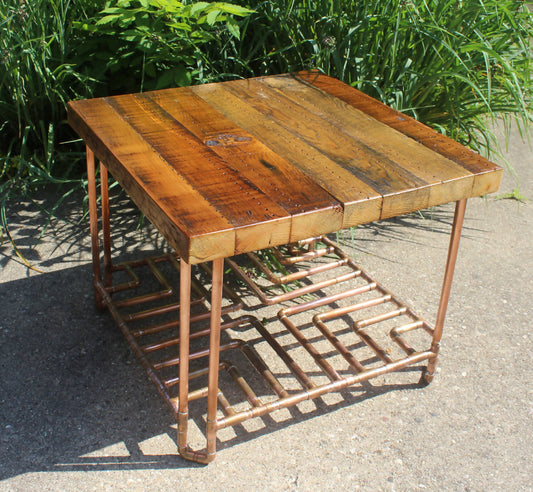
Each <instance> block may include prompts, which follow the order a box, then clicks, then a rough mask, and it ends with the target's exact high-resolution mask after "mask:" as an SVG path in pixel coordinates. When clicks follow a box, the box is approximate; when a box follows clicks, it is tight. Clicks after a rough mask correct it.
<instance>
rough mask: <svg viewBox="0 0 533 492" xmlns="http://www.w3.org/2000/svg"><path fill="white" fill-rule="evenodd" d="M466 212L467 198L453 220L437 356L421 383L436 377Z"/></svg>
mask: <svg viewBox="0 0 533 492" xmlns="http://www.w3.org/2000/svg"><path fill="white" fill-rule="evenodd" d="M465 210H466V198H464V199H462V200H459V201H458V202H457V203H456V205H455V215H454V219H453V226H452V232H451V236H450V245H449V248H448V259H447V260H446V270H445V272H444V281H443V283H442V291H441V295H440V302H439V309H438V311H437V320H436V321H435V329H434V332H433V341H432V342H431V351H432V352H433V353H434V354H435V355H434V356H432V357H431V358H430V359H428V365H427V369H426V371H425V372H424V374H422V378H421V383H425V384H429V383H430V382H431V381H432V380H433V377H434V375H435V368H436V366H437V358H438V354H439V348H440V341H441V338H442V329H443V326H444V318H445V317H446V309H447V307H448V300H449V299H450V291H451V288H452V279H453V272H454V269H455V262H456V260H457V252H458V250H459V241H460V239H461V230H462V228H463V221H464V217H465Z"/></svg>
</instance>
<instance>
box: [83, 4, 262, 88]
mask: <svg viewBox="0 0 533 492" xmlns="http://www.w3.org/2000/svg"><path fill="white" fill-rule="evenodd" d="M251 12H252V11H251V10H249V9H247V8H245V7H240V6H237V5H232V4H230V3H224V2H192V3H182V2H178V1H173V0H116V1H113V2H110V3H109V6H107V7H106V8H105V9H104V10H102V11H101V12H99V13H98V14H97V15H96V16H95V17H94V18H92V19H90V20H89V21H87V22H85V23H81V22H75V23H74V26H75V27H77V28H78V29H81V30H83V31H85V32H87V33H90V34H92V36H89V42H88V43H86V44H85V45H84V47H83V49H81V47H80V50H79V52H78V56H79V59H80V61H81V60H85V62H84V61H81V64H82V65H84V63H85V64H87V63H89V67H88V70H89V72H90V73H95V72H96V73H97V76H98V78H100V79H102V78H104V79H108V80H109V82H110V84H111V86H110V87H108V92H109V90H111V91H117V90H118V91H124V90H137V91H138V90H141V91H142V90H145V89H160V88H163V87H169V86H176V85H178V86H184V85H190V84H192V83H195V82H205V81H209V80H210V79H212V78H213V74H212V73H211V70H210V63H211V60H210V58H209V57H207V56H206V53H207V50H205V49H204V47H205V45H207V44H209V43H212V44H218V40H219V38H220V36H221V33H222V31H224V32H225V35H226V36H230V37H233V38H235V39H239V36H240V31H239V24H238V22H237V21H236V19H235V17H244V16H247V15H249V14H250V13H251ZM89 53H98V58H97V59H94V58H92V57H91V56H89ZM121 73H127V74H128V76H127V78H126V79H124V78H123V77H117V75H118V74H121Z"/></svg>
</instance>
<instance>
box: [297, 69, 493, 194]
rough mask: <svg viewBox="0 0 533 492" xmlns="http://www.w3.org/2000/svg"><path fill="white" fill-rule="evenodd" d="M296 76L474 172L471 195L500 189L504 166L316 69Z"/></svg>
mask: <svg viewBox="0 0 533 492" xmlns="http://www.w3.org/2000/svg"><path fill="white" fill-rule="evenodd" d="M295 77H296V78H297V79H298V80H301V81H303V82H306V83H309V84H312V85H313V86H315V87H318V88H320V89H321V90H323V91H325V92H327V93H328V94H331V95H333V96H335V97H337V98H339V99H341V100H343V101H344V102H346V103H348V104H350V105H352V106H353V107H355V108H357V109H359V110H361V111H363V112H365V113H366V114H368V115H370V116H371V117H373V118H375V119H376V120H378V121H381V122H383V123H385V124H386V125H388V126H390V127H391V128H395V129H396V130H398V131H400V132H402V133H403V134H405V135H407V136H408V137H410V138H412V139H414V140H416V141H418V142H420V143H422V144H423V145H425V146H426V147H428V148H429V149H431V150H433V151H435V152H437V153H438V154H440V155H442V156H444V157H446V158H448V159H450V160H452V161H454V162H455V163H457V164H459V165H460V166H462V167H464V168H465V169H467V170H468V171H470V172H471V173H474V174H475V176H474V182H473V186H472V190H471V194H470V196H480V195H483V194H486V193H493V192H495V191H496V190H497V189H498V187H499V185H500V182H501V179H502V174H503V169H502V168H501V167H500V166H498V165H496V164H494V163H493V162H491V161H489V160H488V159H486V158H484V157H483V156H481V155H479V154H477V153H476V152H474V151H472V150H471V149H468V148H467V147H464V146H463V145H461V144H460V143H458V142H456V141H455V140H453V139H451V138H449V137H447V136H445V135H442V134H441V133H439V132H437V131H435V130H433V129H432V128H429V127H428V126H426V125H424V124H423V123H421V122H419V121H417V120H415V119H414V118H411V117H410V116H408V115H406V114H404V113H401V112H400V111H397V110H394V109H392V108H390V107H389V106H387V105H385V104H383V103H381V102H379V101H376V100H375V99H374V98H372V97H370V96H368V95H366V94H364V93H362V92H361V91H358V90H357V89H354V88H353V87H350V86H349V85H347V84H344V83H343V82H340V81H338V80H336V79H334V78H332V77H328V76H326V75H323V74H320V73H318V72H316V71H311V72H298V73H296V74H295Z"/></svg>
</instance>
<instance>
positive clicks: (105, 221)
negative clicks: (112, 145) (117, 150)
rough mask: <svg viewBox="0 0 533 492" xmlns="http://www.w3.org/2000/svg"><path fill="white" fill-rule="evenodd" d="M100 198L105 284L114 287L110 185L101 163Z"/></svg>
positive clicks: (105, 170)
mask: <svg viewBox="0 0 533 492" xmlns="http://www.w3.org/2000/svg"><path fill="white" fill-rule="evenodd" d="M100 196H101V197H102V203H101V205H102V233H103V238H102V249H103V253H104V284H105V286H106V287H111V285H112V283H113V282H112V278H111V272H112V268H113V266H112V261H111V228H110V225H109V184H108V173H107V167H105V166H104V164H103V163H100Z"/></svg>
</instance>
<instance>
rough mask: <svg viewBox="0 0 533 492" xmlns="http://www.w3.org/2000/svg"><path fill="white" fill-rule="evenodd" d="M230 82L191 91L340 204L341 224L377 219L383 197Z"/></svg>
mask: <svg viewBox="0 0 533 492" xmlns="http://www.w3.org/2000/svg"><path fill="white" fill-rule="evenodd" d="M232 83H233V81H232V82H224V83H218V84H205V85H201V86H194V87H191V90H192V91H193V92H194V93H195V94H197V95H199V96H200V97H201V98H202V99H204V100H205V101H207V102H208V103H209V104H210V105H211V106H213V107H214V108H215V109H216V110H217V111H219V112H221V113H222V114H224V116H226V117H227V118H229V119H230V120H231V121H233V122H234V123H235V124H236V125H238V126H239V127H241V128H243V129H245V130H246V131H248V132H249V133H250V134H252V135H253V136H254V137H255V138H256V139H258V140H259V141H261V142H262V143H263V144H265V145H266V146H267V147H269V148H270V149H272V150H273V151H274V152H275V153H277V154H279V155H281V156H282V157H283V158H284V159H286V160H287V161H288V162H290V163H291V165H293V166H295V167H296V168H297V169H299V170H300V171H302V172H303V173H305V174H306V175H307V176H309V177H310V178H311V179H313V180H314V181H315V182H316V183H318V184H319V185H320V186H321V187H322V188H324V189H325V190H326V191H327V192H328V193H330V194H331V195H333V196H334V198H335V199H336V200H338V201H340V202H341V203H343V205H344V218H343V223H342V227H348V226H350V225H355V224H361V223H365V222H370V221H372V220H377V219H379V217H380V215H381V200H382V197H381V194H380V193H379V192H378V191H376V190H375V189H374V188H372V187H371V186H369V185H368V184H366V183H365V182H364V181H362V180H361V179H359V178H358V177H356V176H355V175H354V174H353V173H352V172H350V171H349V170H347V169H346V168H345V167H343V166H341V165H339V164H338V163H336V162H335V161H333V160H332V159H330V158H329V157H328V156H326V155H324V154H323V153H322V152H320V151H319V150H317V149H316V148H315V147H313V146H312V145H309V144H308V143H307V142H305V141H303V140H301V139H299V138H297V137H296V136H295V135H294V134H293V133H291V132H290V131H287V130H286V129H285V128H284V127H282V126H281V125H280V124H279V123H277V122H275V121H273V120H272V119H270V118H268V117H265V115H264V114H262V113H261V112H260V111H258V110H257V109H255V108H254V107H252V106H251V105H249V104H247V103H246V102H244V101H242V100H241V99H240V98H239V97H237V96H235V95H234V94H233V93H232V92H231V90H230V89H229V88H228V85H229V84H232ZM343 164H344V165H345V166H346V167H348V168H349V166H350V163H343Z"/></svg>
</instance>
